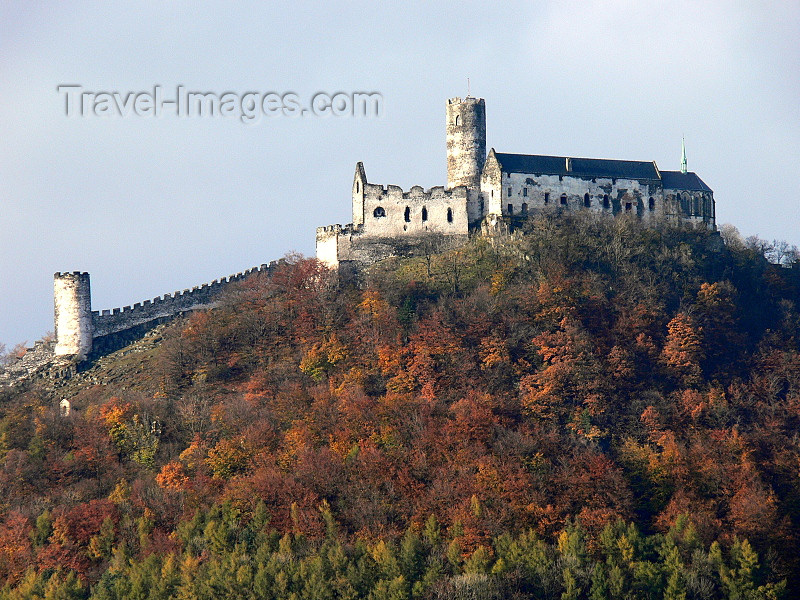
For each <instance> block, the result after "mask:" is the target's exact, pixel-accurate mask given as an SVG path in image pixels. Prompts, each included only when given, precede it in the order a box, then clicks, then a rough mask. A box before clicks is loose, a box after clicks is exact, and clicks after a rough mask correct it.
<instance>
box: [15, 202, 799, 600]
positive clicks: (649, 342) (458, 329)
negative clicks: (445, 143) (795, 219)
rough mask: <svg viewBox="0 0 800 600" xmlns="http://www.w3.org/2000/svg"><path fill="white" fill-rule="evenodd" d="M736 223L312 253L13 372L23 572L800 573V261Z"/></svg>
mask: <svg viewBox="0 0 800 600" xmlns="http://www.w3.org/2000/svg"><path fill="white" fill-rule="evenodd" d="M724 238H725V241H726V243H725V244H723V243H722V240H721V238H720V236H718V235H716V234H712V233H710V232H705V231H695V230H692V229H687V228H681V227H671V226H666V225H665V226H664V227H662V228H660V229H646V228H643V227H641V226H640V225H639V224H638V223H637V222H636V221H635V220H629V219H624V218H623V219H596V218H592V217H589V216H586V215H578V216H568V215H561V216H559V217H548V216H542V217H539V218H536V219H532V220H531V221H530V222H529V223H528V224H527V225H526V228H525V231H524V232H523V233H517V234H515V235H514V237H513V238H511V239H508V240H505V242H504V243H495V244H491V243H489V242H488V241H487V240H485V239H476V240H475V241H473V242H471V243H470V244H469V245H468V246H466V247H464V248H461V249H459V250H457V251H453V252H451V253H448V254H443V255H431V256H428V257H423V258H419V259H413V260H408V259H407V260H393V261H386V262H384V263H381V264H379V265H377V266H375V267H373V269H372V270H371V271H370V272H369V273H366V274H364V276H363V277H362V280H361V281H360V282H359V284H358V285H356V284H355V283H353V282H348V281H340V280H339V279H338V278H337V277H336V276H335V275H334V274H333V273H331V272H329V271H327V270H326V269H324V268H323V267H321V266H320V265H319V263H317V262H316V261H315V260H308V259H302V258H300V257H288V258H287V260H286V262H285V264H284V265H283V266H282V267H281V268H280V269H278V270H277V272H275V273H273V274H272V275H271V276H266V275H258V276H254V277H252V278H250V279H248V280H247V281H245V282H243V283H241V284H239V285H238V287H236V288H235V289H234V290H233V291H231V292H230V293H228V294H227V296H226V297H225V299H224V302H223V305H222V306H220V307H219V308H217V309H215V310H212V311H207V312H198V313H195V314H193V315H191V316H190V317H188V318H185V319H182V320H179V321H176V322H174V323H172V324H171V325H169V326H167V327H163V328H161V329H159V330H158V331H156V332H155V333H154V334H153V335H151V336H150V337H149V338H148V339H149V341H148V342H147V343H144V344H141V345H140V346H138V347H132V348H129V349H126V350H123V351H121V352H118V353H116V354H115V355H113V356H111V357H108V358H107V359H104V360H103V361H101V363H102V364H98V365H96V366H95V367H94V368H92V369H90V370H88V371H86V372H85V373H83V374H81V375H80V376H79V377H77V378H75V379H73V380H71V381H69V382H66V384H64V385H62V386H60V387H53V386H52V385H51V384H47V383H46V382H40V383H36V384H29V385H28V386H27V387H26V388H25V389H22V390H14V391H9V392H4V393H3V395H2V396H1V397H0V416H1V417H2V419H1V420H0V577H2V578H3V581H5V587H4V588H3V589H2V591H1V592H0V597H2V598H14V599H25V598H48V599H49V598H53V599H55V598H81V599H82V598H89V597H91V598H98V599H101V598H102V599H111V598H136V599H145V598H164V599H166V598H183V599H187V600H188V599H194V598H287V599H289V598H293V599H301V598H308V599H326V598H375V599H379V598H380V599H383V598H387V599H388V598H392V599H395V598H396V599H401V598H520V599H522V598H537V599H538V598H554V599H555V598H558V599H569V598H576V599H577V598H591V599H593V600H599V599H604V598H637V599H639V598H659V599H660V598H670V599H676V600H677V599H681V598H684V599H694V598H731V599H734V598H736V599H738V598H747V599H750V598H779V597H785V598H792V597H797V594H800V591H798V590H800V555H799V554H798V551H797V549H798V548H800V437H799V436H798V431H800V321H799V320H798V309H800V306H799V305H800V266H798V265H795V266H794V268H782V267H780V266H776V265H772V264H769V263H768V262H767V261H766V260H765V259H764V256H763V253H764V247H763V246H762V245H760V244H759V243H758V242H757V241H752V240H751V241H750V242H749V243H745V242H743V241H742V240H740V239H739V238H738V237H737V236H736V235H735V234H734V233H726V235H725V236H724ZM789 262H790V263H791V262H792V261H791V260H790V261H789ZM63 398H66V399H68V400H69V401H70V403H71V407H72V411H71V413H70V414H69V416H60V415H59V409H58V403H59V401H60V400H62V399H63Z"/></svg>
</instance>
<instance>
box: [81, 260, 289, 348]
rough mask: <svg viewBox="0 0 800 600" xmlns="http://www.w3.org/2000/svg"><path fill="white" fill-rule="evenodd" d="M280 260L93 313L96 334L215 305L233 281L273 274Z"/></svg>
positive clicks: (115, 331)
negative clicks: (171, 292)
mask: <svg viewBox="0 0 800 600" xmlns="http://www.w3.org/2000/svg"><path fill="white" fill-rule="evenodd" d="M277 264H278V263H277V262H275V261H273V262H271V263H269V264H263V265H261V266H259V267H253V268H252V269H248V270H246V271H242V272H240V273H236V274H235V275H230V276H228V277H223V278H222V279H215V280H214V281H212V282H211V283H205V284H203V285H200V286H195V287H193V288H191V289H185V290H183V291H182V292H175V293H173V294H164V295H163V296H158V297H156V298H153V299H152V300H145V301H143V302H137V303H136V304H134V305H132V306H124V307H122V308H113V309H109V310H103V311H93V312H92V326H93V337H95V338H97V337H102V336H107V335H109V334H113V333H118V332H121V331H125V330H127V329H131V328H134V327H136V326H139V325H142V324H146V323H149V322H151V321H158V320H163V319H165V318H170V317H173V316H175V315H177V314H180V313H184V312H189V311H192V310H197V309H199V308H208V307H210V306H213V305H214V303H215V302H216V300H217V297H218V296H219V293H220V292H221V291H222V290H224V289H225V288H227V287H228V286H229V285H230V284H231V283H234V282H236V281H242V280H243V279H246V278H247V277H249V276H251V275H253V274H255V273H269V272H271V271H273V270H274V269H275V267H276V266H277Z"/></svg>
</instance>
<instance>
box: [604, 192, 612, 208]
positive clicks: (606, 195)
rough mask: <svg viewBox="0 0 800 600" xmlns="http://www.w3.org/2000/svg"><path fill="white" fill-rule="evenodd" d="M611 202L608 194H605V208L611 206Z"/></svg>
mask: <svg viewBox="0 0 800 600" xmlns="http://www.w3.org/2000/svg"><path fill="white" fill-rule="evenodd" d="M610 206H611V203H610V202H609V201H608V194H603V208H609V207H610Z"/></svg>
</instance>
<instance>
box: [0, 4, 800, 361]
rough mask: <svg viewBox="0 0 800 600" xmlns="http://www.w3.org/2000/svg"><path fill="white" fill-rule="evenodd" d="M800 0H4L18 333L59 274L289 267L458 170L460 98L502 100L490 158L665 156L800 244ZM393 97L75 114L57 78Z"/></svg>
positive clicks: (2, 258) (1, 297)
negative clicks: (361, 213) (372, 112)
mask: <svg viewBox="0 0 800 600" xmlns="http://www.w3.org/2000/svg"><path fill="white" fill-rule="evenodd" d="M798 39H800V3H798V2H797V1H795V0H793V1H791V2H784V1H779V2H721V1H713V0H710V1H709V0H706V1H703V2H690V1H682V0H672V1H670V2H660V1H658V2H646V1H642V0H631V1H621V0H618V1H609V2H600V1H592V0H589V1H584V2H579V3H575V2H562V1H549V0H548V1H537V2H519V3H517V2H505V3H502V4H495V3H491V2H484V1H481V2H458V3H452V4H450V3H430V2H410V3H403V4H397V5H389V4H385V5H384V4H383V3H376V2H366V3H356V2H344V1H343V2H337V3H326V4H315V3H310V2H302V1H300V2H297V1H295V2H286V3H271V4H265V3H261V2H252V3H238V4H235V3H229V2H208V3H203V6H200V3H196V2H188V1H187V2H169V3H165V2H141V1H138V2H113V3H109V2H80V1H76V2H40V3H36V4H35V3H33V2H29V1H27V0H26V1H19V2H17V1H8V0H7V1H5V2H3V3H2V4H0V108H1V110H0V140H1V141H0V201H1V202H2V212H0V240H2V242H1V243H2V246H1V247H2V252H0V282H2V283H1V284H0V342H3V343H5V344H6V345H8V346H11V345H13V344H16V343H17V342H21V341H27V342H28V343H29V344H32V343H33V341H34V340H36V339H38V338H40V337H41V336H43V335H44V334H45V333H47V332H48V331H51V330H52V329H53V300H52V278H53V273H54V272H55V271H74V270H81V271H89V272H90V273H91V282H92V304H93V308H94V309H95V310H98V309H104V308H113V307H119V306H124V305H129V304H133V303H134V302H139V301H141V300H144V299H147V298H152V297H155V296H158V295H161V294H164V293H167V292H173V291H175V290H180V289H183V288H186V287H191V286H194V285H199V284H202V283H204V282H208V281H210V280H212V279H215V278H218V277H220V276H224V275H228V274H231V273H235V272H237V271H241V270H244V269H246V268H249V267H252V266H255V265H258V264H261V263H263V262H268V261H270V260H274V259H277V258H280V257H281V256H283V255H284V254H285V253H287V252H289V251H293V250H294V251H298V252H301V253H303V254H306V255H308V256H313V254H314V234H315V228H316V227H317V226H319V225H328V224H331V223H348V222H350V220H351V218H350V217H351V215H350V186H351V182H352V177H353V169H354V167H355V163H356V162H357V161H359V160H360V161H364V165H365V168H366V172H367V177H368V179H369V181H370V182H373V183H382V184H390V183H391V184H397V185H401V186H403V188H404V189H407V188H408V187H410V186H412V185H415V184H418V185H422V186H424V187H426V188H428V187H430V186H433V185H443V184H444V183H445V182H446V163H445V137H444V114H445V101H446V99H447V98H448V97H451V96H464V95H466V92H467V78H469V79H470V84H471V92H472V95H473V96H478V97H483V98H485V99H486V113H487V138H488V139H487V149H488V148H489V147H494V148H495V149H496V150H497V151H499V152H517V153H526V154H555V155H566V156H579V157H595V158H618V159H630V160H655V161H656V162H657V164H658V166H659V167H660V168H661V169H665V170H670V169H672V170H677V169H678V168H679V167H680V145H681V136H685V138H686V149H687V155H688V161H689V169H690V170H691V171H695V172H696V173H698V175H700V177H701V178H702V179H703V180H704V181H705V182H706V183H707V184H708V185H709V186H710V187H711V188H712V189H713V190H714V197H715V199H716V206H717V223H718V225H721V224H723V223H731V224H733V225H735V226H736V227H737V228H738V229H739V231H740V232H741V233H742V235H743V236H745V237H746V236H749V235H758V236H760V237H762V238H764V239H768V240H772V239H779V240H786V241H789V242H790V243H792V244H798V245H800V190H799V189H798V188H799V187H800V111H799V109H800V42H798ZM63 84H78V85H81V86H83V88H84V89H85V90H87V91H96V92H101V91H107V92H120V93H121V94H126V93H127V92H134V93H137V92H142V91H148V90H152V88H153V86H154V85H161V86H163V89H164V90H166V92H165V93H167V94H170V93H171V94H172V95H174V92H172V91H171V90H175V88H176V87H177V86H178V85H183V86H185V87H186V88H187V89H188V90H192V91H195V90H196V91H209V92H215V93H217V94H222V93H224V92H228V91H232V92H236V93H240V94H242V93H245V92H248V91H257V92H261V93H267V92H278V93H285V92H295V93H297V94H298V96H299V97H300V98H301V99H302V100H303V102H306V101H307V100H308V99H309V98H310V97H311V96H312V95H313V94H315V93H317V92H327V93H334V92H340V91H345V92H354V91H376V92H379V93H381V94H382V96H383V101H384V114H383V115H382V116H381V117H380V118H373V119H364V118H362V119H355V118H346V117H327V118H323V117H310V116H306V117H295V118H291V117H278V118H271V119H269V118H262V119H261V120H260V121H259V122H258V124H244V123H242V122H241V121H239V120H237V119H235V118H222V117H216V118H197V117H195V118H178V117H176V116H174V115H167V116H164V115H162V116H161V117H157V118H156V117H152V116H150V117H147V116H133V115H129V116H126V117H121V116H106V117H97V116H87V117H68V116H66V115H65V110H64V108H65V106H64V104H65V98H64V96H63V95H62V94H59V92H58V91H57V86H59V85H63Z"/></svg>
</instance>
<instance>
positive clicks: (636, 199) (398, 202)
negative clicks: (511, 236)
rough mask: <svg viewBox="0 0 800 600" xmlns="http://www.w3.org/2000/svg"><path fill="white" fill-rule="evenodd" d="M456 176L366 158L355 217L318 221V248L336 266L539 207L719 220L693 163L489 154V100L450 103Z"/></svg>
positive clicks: (447, 241)
mask: <svg viewBox="0 0 800 600" xmlns="http://www.w3.org/2000/svg"><path fill="white" fill-rule="evenodd" d="M445 131H446V137H447V186H446V187H433V188H431V189H430V190H424V189H423V188H422V187H420V186H414V187H412V188H411V189H410V190H409V191H407V192H404V191H403V190H402V189H401V188H400V187H398V186H394V185H389V186H383V185H376V184H373V183H369V182H368V181H367V176H366V172H365V170H364V165H363V164H362V163H360V162H359V163H358V164H357V165H356V172H355V177H354V178H353V188H352V202H353V222H352V223H350V224H348V225H344V226H342V225H329V226H326V227H319V228H317V258H318V259H319V260H320V261H322V262H323V263H325V264H327V265H329V266H331V267H341V266H344V265H352V266H355V267H359V266H366V265H369V264H372V263H374V262H377V261H378V260H382V259H384V258H388V257H390V256H414V255H420V254H423V253H430V252H441V251H444V250H446V249H448V248H452V247H455V246H458V245H461V244H463V243H464V242H465V241H466V240H467V239H468V236H469V235H470V234H471V233H472V232H483V233H488V234H497V233H507V232H508V231H510V230H512V229H513V228H514V227H515V226H518V225H520V224H521V223H522V222H524V220H525V219H526V218H527V217H528V216H529V215H531V214H534V213H536V212H541V211H547V210H589V211H593V212H595V213H599V214H608V215H621V214H631V215H636V216H637V217H638V218H639V219H641V220H642V221H643V222H645V223H650V224H656V223H657V222H659V221H661V220H669V221H683V222H688V223H692V224H695V225H697V226H701V227H706V228H709V229H712V230H714V229H716V224H715V206H714V192H713V191H712V190H711V188H709V187H708V186H707V185H706V184H705V183H704V182H703V181H702V180H701V179H700V177H698V176H697V174H695V173H692V172H689V171H688V170H687V169H686V158H685V156H686V155H685V151H684V153H683V160H682V163H681V170H680V171H661V170H660V169H659V168H658V166H657V165H656V163H655V161H632V160H608V159H596V158H574V157H568V156H543V155H533V154H504V153H499V152H495V150H494V148H492V149H491V150H490V151H489V153H488V155H487V154H486V104H485V101H484V100H483V99H482V98H472V97H469V96H468V97H466V98H464V99H461V98H451V99H449V100H448V101H447V105H446V125H445Z"/></svg>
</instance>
